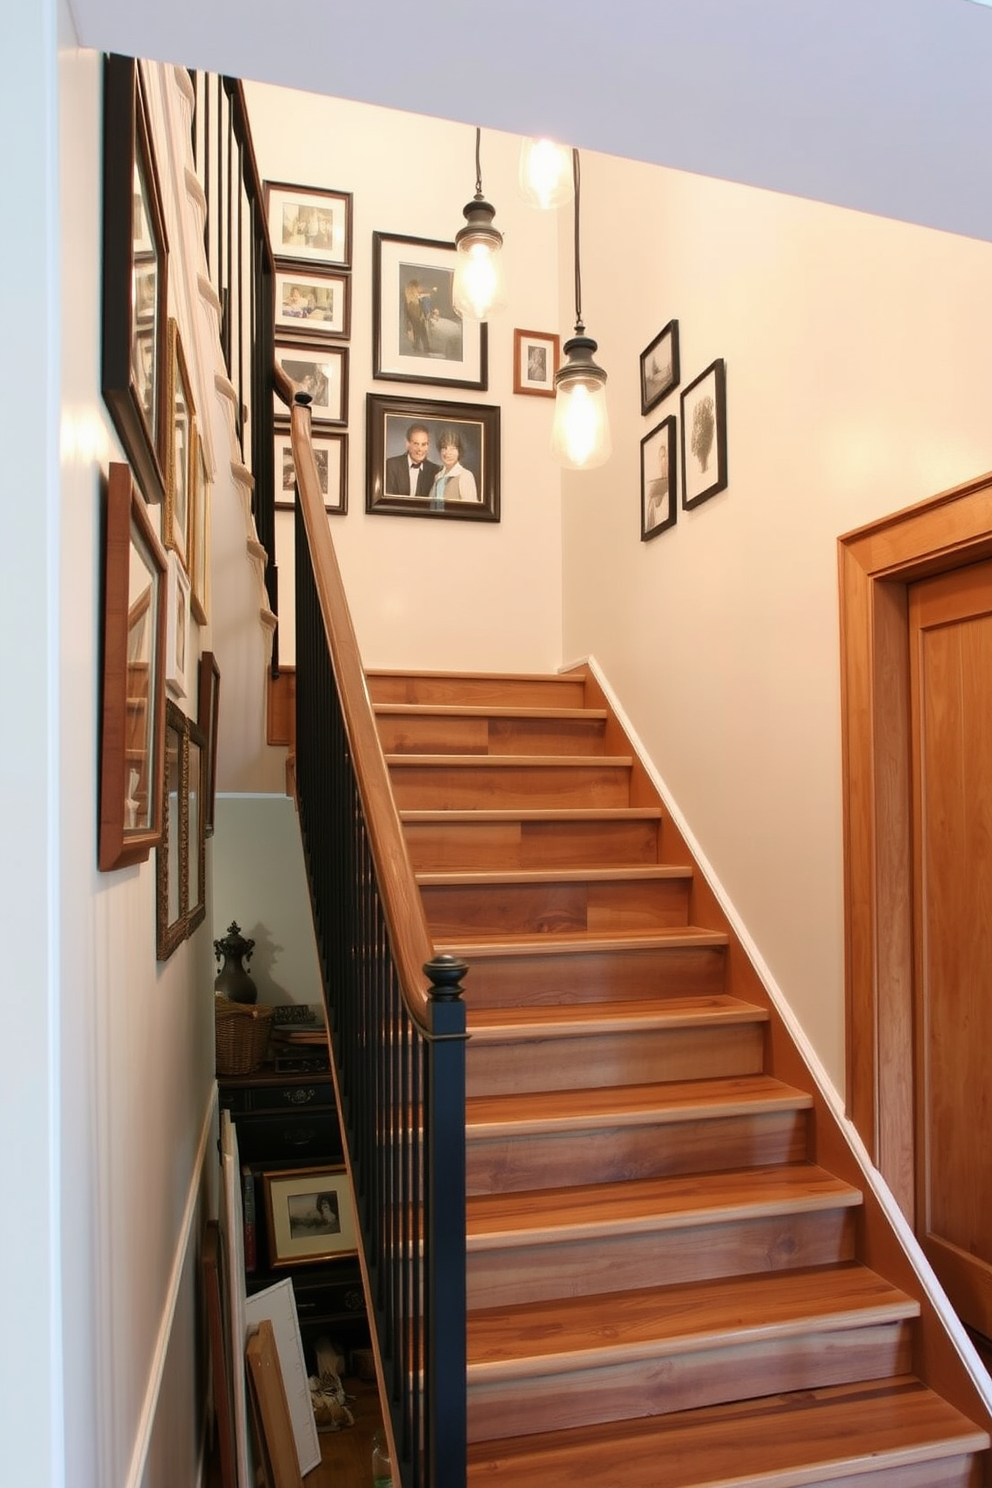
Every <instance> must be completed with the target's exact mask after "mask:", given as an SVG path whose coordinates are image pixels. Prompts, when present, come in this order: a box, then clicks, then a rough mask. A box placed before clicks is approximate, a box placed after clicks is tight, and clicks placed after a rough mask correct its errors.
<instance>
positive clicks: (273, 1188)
mask: <svg viewBox="0 0 992 1488" xmlns="http://www.w3.org/2000/svg"><path fill="white" fill-rule="evenodd" d="M262 1181H263V1183H264V1186H265V1213H266V1220H267V1223H268V1238H269V1261H270V1263H271V1265H272V1266H274V1267H276V1266H292V1265H296V1264H297V1263H298V1262H300V1261H327V1260H331V1259H333V1258H335V1257H337V1256H347V1255H355V1254H356V1253H357V1251H358V1230H357V1228H356V1225H355V1210H354V1206H353V1204H352V1201H351V1185H350V1183H349V1182H348V1173H347V1170H346V1169H345V1168H343V1167H329V1168H295V1169H293V1170H291V1171H286V1170H285V1169H279V1170H276V1171H274V1172H267V1173H263V1174H262Z"/></svg>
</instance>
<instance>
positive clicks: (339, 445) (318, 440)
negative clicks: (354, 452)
mask: <svg viewBox="0 0 992 1488" xmlns="http://www.w3.org/2000/svg"><path fill="white" fill-rule="evenodd" d="M311 437H312V439H313V457H314V460H315V462H316V465H317V474H318V476H319V477H320V489H321V491H322V492H323V493H324V510H325V511H326V512H329V513H331V515H333V516H337V517H343V516H344V515H345V513H346V512H347V510H348V436H347V434H324V433H321V431H320V430H316V431H314V432H313V434H312V436H311ZM274 470H275V481H276V511H293V510H294V508H295V506H296V466H295V464H294V463H293V441H292V437H291V434H290V430H289V426H288V425H286V426H285V427H279V426H277V427H276V431H275V463H274Z"/></svg>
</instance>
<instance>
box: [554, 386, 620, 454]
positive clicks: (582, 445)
mask: <svg viewBox="0 0 992 1488" xmlns="http://www.w3.org/2000/svg"><path fill="white" fill-rule="evenodd" d="M612 450H613V441H612V439H611V437H610V420H609V414H608V413H607V409H606V389H605V387H604V386H603V385H602V383H601V382H597V383H592V384H590V383H589V382H585V381H581V382H580V381H574V382H572V383H571V384H565V385H561V384H560V385H559V387H558V390H557V393H556V395H555V417H554V424H553V425H552V429H551V452H552V454H553V455H554V456H555V458H556V459H557V461H558V462H559V464H561V465H564V466H566V467H567V468H568V469H569V470H592V469H594V468H595V467H596V466H597V465H603V464H605V462H606V461H607V460H608V459H609V457H610V454H611V453H612Z"/></svg>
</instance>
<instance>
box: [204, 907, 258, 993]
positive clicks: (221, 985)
mask: <svg viewBox="0 0 992 1488" xmlns="http://www.w3.org/2000/svg"><path fill="white" fill-rule="evenodd" d="M254 949H255V942H254V941H253V940H251V939H248V938H246V937H245V936H243V935H242V934H241V926H240V925H239V924H238V922H237V921H236V920H232V921H231V923H230V924H229V925H228V927H227V934H226V935H225V936H224V939H223V940H215V941H214V955H215V956H216V957H217V960H218V961H221V960H223V963H224V964H223V966H222V967H221V969H220V971H219V972H218V973H217V976H216V979H215V980H214V991H215V992H220V993H222V994H223V996H224V997H226V998H228V1000H229V1001H231V1002H254V1001H255V1000H256V998H257V997H258V988H257V987H256V986H255V983H254V982H253V981H252V979H251V972H250V971H249V970H248V968H247V967H246V966H245V965H244V962H245V961H250V960H251V953H252V951H253V950H254Z"/></svg>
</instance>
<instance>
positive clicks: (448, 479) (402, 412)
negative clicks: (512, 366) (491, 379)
mask: <svg viewBox="0 0 992 1488" xmlns="http://www.w3.org/2000/svg"><path fill="white" fill-rule="evenodd" d="M499 414H500V411H499V408H497V407H490V406H485V405H483V404H480V403H444V402H436V401H433V400H430V399H426V398H387V397H382V396H380V395H379V394H378V393H369V395H368V398H367V402H366V438H367V459H366V469H367V473H368V486H367V489H366V494H365V510H366V511H367V512H369V513H372V514H374V515H384V516H393V517H440V518H442V519H444V518H449V519H454V520H457V521H468V522H498V521H499V439H500V418H499Z"/></svg>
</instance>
